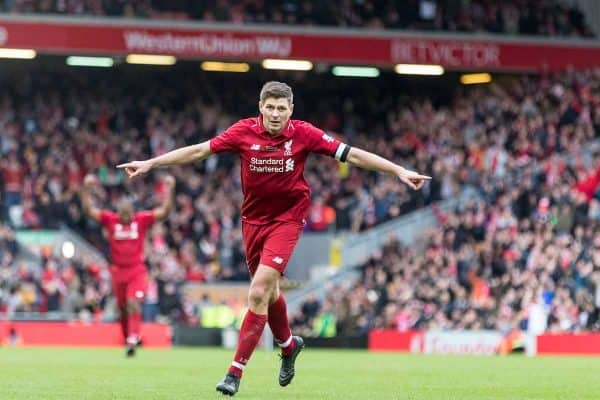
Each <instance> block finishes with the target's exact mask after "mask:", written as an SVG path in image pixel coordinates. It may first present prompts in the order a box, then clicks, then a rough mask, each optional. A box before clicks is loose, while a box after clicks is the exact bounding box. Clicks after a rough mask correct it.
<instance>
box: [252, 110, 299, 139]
mask: <svg viewBox="0 0 600 400" xmlns="http://www.w3.org/2000/svg"><path fill="white" fill-rule="evenodd" d="M255 127H256V128H255V130H256V133H258V134H264V135H267V136H269V137H277V136H271V134H270V133H269V132H267V130H266V129H265V126H264V125H263V118H262V114H258V117H256V124H255ZM294 129H295V128H294V124H293V123H292V119H291V118H290V119H289V120H288V123H287V125H286V126H285V128H284V129H283V130H282V131H281V135H283V136H285V137H288V138H289V137H292V135H293V134H294Z"/></svg>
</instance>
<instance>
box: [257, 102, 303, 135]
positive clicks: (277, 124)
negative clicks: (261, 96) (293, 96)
mask: <svg viewBox="0 0 600 400" xmlns="http://www.w3.org/2000/svg"><path fill="white" fill-rule="evenodd" d="M258 108H259V109H260V113H261V114H262V117H263V125H264V126H265V129H266V130H267V132H269V133H270V134H271V135H277V134H278V133H280V132H281V131H282V130H283V128H285V126H286V125H287V123H288V121H289V120H290V117H291V116H292V111H293V110H294V105H293V104H290V102H289V101H288V99H286V98H280V99H276V98H273V97H269V98H267V99H265V101H261V102H259V103H258Z"/></svg>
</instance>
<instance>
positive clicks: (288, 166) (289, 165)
mask: <svg viewBox="0 0 600 400" xmlns="http://www.w3.org/2000/svg"><path fill="white" fill-rule="evenodd" d="M293 170H294V160H292V159H291V158H288V159H287V160H285V172H289V171H293Z"/></svg>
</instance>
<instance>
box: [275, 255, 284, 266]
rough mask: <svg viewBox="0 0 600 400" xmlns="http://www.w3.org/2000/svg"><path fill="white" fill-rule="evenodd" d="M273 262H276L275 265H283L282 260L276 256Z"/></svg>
mask: <svg viewBox="0 0 600 400" xmlns="http://www.w3.org/2000/svg"><path fill="white" fill-rule="evenodd" d="M273 262H276V263H277V264H279V265H281V264H283V258H281V257H279V256H277V257H275V258H273Z"/></svg>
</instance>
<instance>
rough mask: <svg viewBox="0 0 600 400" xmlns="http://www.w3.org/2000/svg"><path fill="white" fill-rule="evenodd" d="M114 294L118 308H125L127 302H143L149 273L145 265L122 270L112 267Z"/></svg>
mask: <svg viewBox="0 0 600 400" xmlns="http://www.w3.org/2000/svg"><path fill="white" fill-rule="evenodd" d="M110 272H111V274H112V283H113V293H114V294H115V297H116V299H117V306H118V307H119V308H123V307H125V306H126V305H127V300H135V301H140V302H141V301H143V300H144V297H146V288H147V287H148V272H147V271H146V267H145V266H144V265H139V266H137V267H133V268H122V267H117V266H115V265H112V266H111V268H110Z"/></svg>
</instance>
